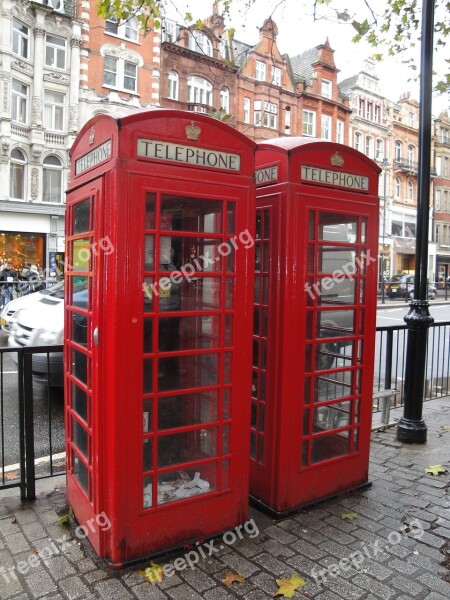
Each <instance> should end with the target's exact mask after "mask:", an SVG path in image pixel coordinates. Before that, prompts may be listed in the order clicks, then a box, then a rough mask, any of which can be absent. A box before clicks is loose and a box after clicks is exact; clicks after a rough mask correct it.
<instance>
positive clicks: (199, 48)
mask: <svg viewBox="0 0 450 600" xmlns="http://www.w3.org/2000/svg"><path fill="white" fill-rule="evenodd" d="M189 49H190V50H193V51H194V52H201V53H202V54H204V55H205V56H212V55H213V46H212V43H211V40H210V39H209V37H208V36H207V35H205V34H204V33H203V31H199V30H197V29H194V31H191V33H190V35H189Z"/></svg>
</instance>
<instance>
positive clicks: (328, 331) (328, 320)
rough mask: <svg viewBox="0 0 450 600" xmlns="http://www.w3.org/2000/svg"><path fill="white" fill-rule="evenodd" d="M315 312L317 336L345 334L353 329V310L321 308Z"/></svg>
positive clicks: (351, 332) (352, 331) (349, 333)
mask: <svg viewBox="0 0 450 600" xmlns="http://www.w3.org/2000/svg"><path fill="white" fill-rule="evenodd" d="M316 314H317V333H316V336H317V337H319V338H324V337H336V336H347V335H352V334H353V333H354V331H355V311H354V310H322V311H320V312H317V313H316Z"/></svg>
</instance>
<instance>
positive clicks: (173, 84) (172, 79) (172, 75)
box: [167, 71, 180, 100]
mask: <svg viewBox="0 0 450 600" xmlns="http://www.w3.org/2000/svg"><path fill="white" fill-rule="evenodd" d="M167 81H168V86H167V88H168V90H167V95H168V98H170V99H171V100H178V99H179V96H180V77H179V75H178V73H177V72H176V71H169V75H168V77H167Z"/></svg>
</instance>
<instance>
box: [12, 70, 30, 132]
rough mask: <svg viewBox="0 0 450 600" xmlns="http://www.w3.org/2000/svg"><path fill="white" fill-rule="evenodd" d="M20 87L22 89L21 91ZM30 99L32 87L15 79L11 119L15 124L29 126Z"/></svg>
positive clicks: (13, 81)
mask: <svg viewBox="0 0 450 600" xmlns="http://www.w3.org/2000/svg"><path fill="white" fill-rule="evenodd" d="M19 87H21V88H22V89H20V90H19V89H18V88H19ZM14 88H16V89H14ZM29 98H30V86H28V85H26V83H23V81H20V80H19V79H13V80H12V82H11V119H12V120H13V121H14V122H15V123H21V124H22V125H28V105H29Z"/></svg>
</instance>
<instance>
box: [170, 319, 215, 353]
mask: <svg viewBox="0 0 450 600" xmlns="http://www.w3.org/2000/svg"><path fill="white" fill-rule="evenodd" d="M219 334H220V316H218V315H217V316H210V315H207V316H195V317H181V318H180V317H171V318H167V319H166V318H164V319H162V318H161V319H160V320H159V350H160V351H162V352H167V351H170V350H178V349H180V350H200V349H207V348H217V347H218V346H219V345H220V338H219Z"/></svg>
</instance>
